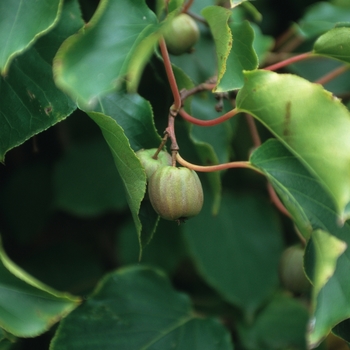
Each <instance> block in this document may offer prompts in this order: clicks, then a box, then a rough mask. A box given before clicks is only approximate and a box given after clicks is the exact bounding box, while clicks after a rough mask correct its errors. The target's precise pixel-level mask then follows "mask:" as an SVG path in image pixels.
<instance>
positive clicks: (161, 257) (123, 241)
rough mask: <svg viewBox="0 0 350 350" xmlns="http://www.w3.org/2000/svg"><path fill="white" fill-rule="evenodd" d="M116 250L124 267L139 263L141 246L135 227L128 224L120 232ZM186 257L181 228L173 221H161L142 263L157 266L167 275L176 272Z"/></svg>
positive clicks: (145, 251)
mask: <svg viewBox="0 0 350 350" xmlns="http://www.w3.org/2000/svg"><path fill="white" fill-rule="evenodd" d="M117 240H118V241H117V244H116V250H117V256H118V257H119V259H120V261H121V263H122V264H123V265H131V264H137V263H139V253H140V252H139V244H138V241H137V236H136V235H135V225H133V223H132V222H131V221H129V222H127V223H126V224H125V225H123V227H122V228H121V230H120V232H118V238H117ZM184 256H185V247H184V244H183V239H182V236H181V234H180V227H179V226H178V225H174V223H173V222H172V221H167V220H159V223H158V225H157V230H156V232H155V234H154V235H153V238H152V241H151V242H149V244H148V245H146V246H145V248H144V249H143V251H142V259H141V261H140V262H141V263H142V264H146V265H153V266H157V267H159V268H161V269H163V270H164V271H166V272H167V273H174V272H176V268H177V267H178V266H179V263H180V261H181V259H183V258H184Z"/></svg>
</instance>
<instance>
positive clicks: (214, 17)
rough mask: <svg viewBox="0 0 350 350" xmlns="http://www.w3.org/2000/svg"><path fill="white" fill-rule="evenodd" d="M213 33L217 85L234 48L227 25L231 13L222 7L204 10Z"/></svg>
mask: <svg viewBox="0 0 350 350" xmlns="http://www.w3.org/2000/svg"><path fill="white" fill-rule="evenodd" d="M202 15H203V17H204V18H205V19H206V20H207V22H208V24H209V26H210V30H211V32H212V35H213V38H214V41H215V46H216V56H217V67H218V71H217V85H219V84H220V81H221V79H222V77H223V75H224V74H225V71H226V64H227V59H228V57H229V54H230V51H231V48H232V34H231V30H230V27H229V26H228V24H227V21H228V19H229V18H230V16H231V11H230V10H227V9H225V8H223V7H220V6H209V7H206V8H204V9H203V10H202Z"/></svg>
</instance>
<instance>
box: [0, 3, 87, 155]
mask: <svg viewBox="0 0 350 350" xmlns="http://www.w3.org/2000/svg"><path fill="white" fill-rule="evenodd" d="M81 25H82V20H81V18H80V9H79V6H78V4H77V2H76V1H73V0H71V1H67V2H66V3H65V6H64V8H63V12H62V15H61V20H60V22H59V23H58V25H57V27H56V28H55V29H54V30H52V31H51V32H49V33H48V34H47V35H45V36H44V37H42V38H40V39H39V40H38V41H37V43H36V44H35V46H34V47H32V48H31V49H30V50H28V51H26V52H25V53H24V54H23V55H21V56H19V57H18V58H17V59H16V60H15V61H14V62H13V63H12V65H11V67H10V70H9V72H8V74H7V75H6V77H2V78H1V79H0V92H1V93H0V161H4V157H5V153H6V152H7V151H8V150H10V149H12V148H13V147H16V146H18V145H20V144H21V143H23V142H24V141H26V140H27V139H29V138H30V137H32V136H33V135H35V134H37V133H39V132H41V131H43V130H46V129H47V128H49V127H50V126H52V125H54V124H55V123H57V122H59V121H61V120H62V119H64V118H66V117H67V116H68V115H69V114H70V113H72V111H73V110H74V109H75V104H74V103H73V102H72V101H71V100H70V99H69V98H68V97H67V96H66V95H65V94H63V93H62V91H60V90H59V89H58V88H57V87H56V85H55V84H54V82H53V78H52V66H51V64H52V63H51V62H52V59H53V56H54V54H55V52H56V50H57V49H58V47H59V45H60V44H61V43H62V41H63V40H64V39H65V38H66V37H67V36H68V35H71V34H73V33H74V32H75V31H76V30H77V28H79V27H80V26H81Z"/></svg>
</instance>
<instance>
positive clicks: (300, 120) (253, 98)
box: [237, 70, 350, 219]
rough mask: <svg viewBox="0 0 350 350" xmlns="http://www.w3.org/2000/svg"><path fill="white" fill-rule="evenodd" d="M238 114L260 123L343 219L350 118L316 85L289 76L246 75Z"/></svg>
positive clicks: (349, 194)
mask: <svg viewBox="0 0 350 350" xmlns="http://www.w3.org/2000/svg"><path fill="white" fill-rule="evenodd" d="M245 76H246V82H245V85H244V86H243V88H242V89H241V90H240V91H239V93H238V95H237V108H238V110H239V111H245V112H248V113H250V114H252V115H253V116H255V117H256V118H257V119H258V120H259V121H260V122H262V123H263V124H264V125H265V126H266V127H267V128H268V129H269V130H270V131H271V132H272V133H273V134H274V135H275V136H276V137H277V138H278V139H279V140H280V141H281V142H282V143H283V144H284V145H285V146H286V147H287V148H288V149H289V150H290V151H291V152H293V154H294V155H295V156H296V157H297V158H298V159H300V161H302V162H303V163H304V165H305V166H306V167H307V168H308V169H309V171H311V172H312V173H313V174H314V175H315V176H316V177H317V178H319V179H320V181H321V183H322V185H323V186H324V188H325V189H326V190H327V191H328V192H329V193H330V194H331V196H332V197H333V200H334V202H335V203H336V206H337V211H338V213H339V215H340V216H341V218H342V219H344V217H345V214H344V210H345V207H346V205H347V204H348V203H349V201H350V182H349V181H348V179H349V178H350V142H349V138H348V135H349V133H350V118H349V116H350V113H349V111H348V110H347V109H346V107H345V106H344V105H343V104H342V103H341V102H340V100H338V99H337V98H335V97H333V96H332V95H331V94H330V93H329V92H327V91H326V90H324V89H323V88H322V87H321V86H320V85H318V84H312V83H310V82H309V81H307V80H305V79H302V78H300V77H297V76H294V75H290V74H277V73H273V72H269V71H263V70H258V71H254V72H246V73H245Z"/></svg>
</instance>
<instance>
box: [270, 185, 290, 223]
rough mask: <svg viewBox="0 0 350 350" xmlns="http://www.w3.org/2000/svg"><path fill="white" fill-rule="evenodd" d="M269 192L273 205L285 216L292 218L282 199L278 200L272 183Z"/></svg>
mask: <svg viewBox="0 0 350 350" xmlns="http://www.w3.org/2000/svg"><path fill="white" fill-rule="evenodd" d="M267 190H268V192H269V195H270V198H271V201H272V202H273V204H274V205H275V206H276V208H277V209H278V210H279V211H280V212H281V213H282V214H284V215H286V216H288V217H289V218H291V215H290V214H289V211H288V210H287V209H286V208H285V206H284V205H283V204H282V202H281V201H280V199H279V198H278V196H277V194H276V192H275V190H274V189H273V187H272V185H271V184H270V183H268V184H267Z"/></svg>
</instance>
